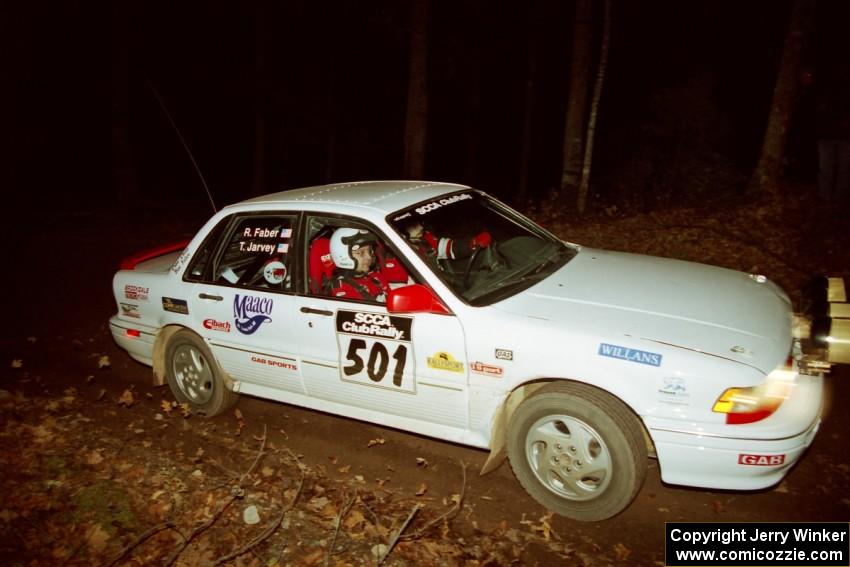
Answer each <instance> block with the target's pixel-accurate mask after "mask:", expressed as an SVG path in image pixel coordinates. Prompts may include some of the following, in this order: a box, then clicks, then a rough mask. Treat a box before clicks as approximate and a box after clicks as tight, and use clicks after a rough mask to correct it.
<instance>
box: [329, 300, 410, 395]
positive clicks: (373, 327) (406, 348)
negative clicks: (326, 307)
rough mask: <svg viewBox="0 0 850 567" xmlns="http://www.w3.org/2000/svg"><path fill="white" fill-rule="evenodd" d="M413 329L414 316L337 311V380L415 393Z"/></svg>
mask: <svg viewBox="0 0 850 567" xmlns="http://www.w3.org/2000/svg"><path fill="white" fill-rule="evenodd" d="M412 327H413V317H399V316H397V315H387V314H386V313H373V312H369V311H346V310H343V309H340V310H338V311H337V314H336V337H337V343H338V346H339V368H340V378H341V379H342V380H343V381H344V382H354V383H357V384H363V385H364V386H373V387H377V388H386V389H389V390H395V391H397V392H406V393H409V394H415V393H416V376H415V373H414V368H416V365H415V364H414V358H413V344H412V343H411V342H410V338H411V329H412Z"/></svg>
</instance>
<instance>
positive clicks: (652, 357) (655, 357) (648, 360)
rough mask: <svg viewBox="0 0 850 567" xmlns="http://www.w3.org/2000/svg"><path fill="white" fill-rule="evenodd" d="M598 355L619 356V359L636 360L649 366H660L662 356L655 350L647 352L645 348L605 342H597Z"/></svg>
mask: <svg viewBox="0 0 850 567" xmlns="http://www.w3.org/2000/svg"><path fill="white" fill-rule="evenodd" d="M599 355H600V356H607V357H609V358H619V359H620V360H628V361H629V362H637V363H638V364H648V365H649V366H661V358H662V356H661V355H660V354H658V353H655V352H647V351H645V350H637V349H634V348H628V347H624V346H617V345H609V344H605V343H600V344H599Z"/></svg>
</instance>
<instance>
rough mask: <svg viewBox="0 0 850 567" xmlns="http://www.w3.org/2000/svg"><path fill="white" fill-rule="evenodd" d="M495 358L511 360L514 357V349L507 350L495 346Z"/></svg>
mask: <svg viewBox="0 0 850 567" xmlns="http://www.w3.org/2000/svg"><path fill="white" fill-rule="evenodd" d="M496 358H498V359H499V360H513V359H514V351H512V350H508V349H506V348H497V349H496Z"/></svg>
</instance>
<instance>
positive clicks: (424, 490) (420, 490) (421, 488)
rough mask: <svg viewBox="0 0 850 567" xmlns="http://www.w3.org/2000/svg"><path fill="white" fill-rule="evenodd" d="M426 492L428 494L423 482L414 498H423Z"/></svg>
mask: <svg viewBox="0 0 850 567" xmlns="http://www.w3.org/2000/svg"><path fill="white" fill-rule="evenodd" d="M426 492H428V485H427V484H426V483H424V482H423V483H422V484H420V485H419V490H417V491H416V496H425V493H426Z"/></svg>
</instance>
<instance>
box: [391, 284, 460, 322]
mask: <svg viewBox="0 0 850 567" xmlns="http://www.w3.org/2000/svg"><path fill="white" fill-rule="evenodd" d="M387 311H389V312H390V313H434V314H436V315H451V311H449V308H448V307H446V304H445V303H443V302H442V301H440V298H438V297H437V296H436V294H434V292H433V291H431V288H430V287H428V286H425V285H422V284H411V285H406V286H404V287H400V288H398V289H393V290H391V291H390V293H389V296H388V297H387Z"/></svg>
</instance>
